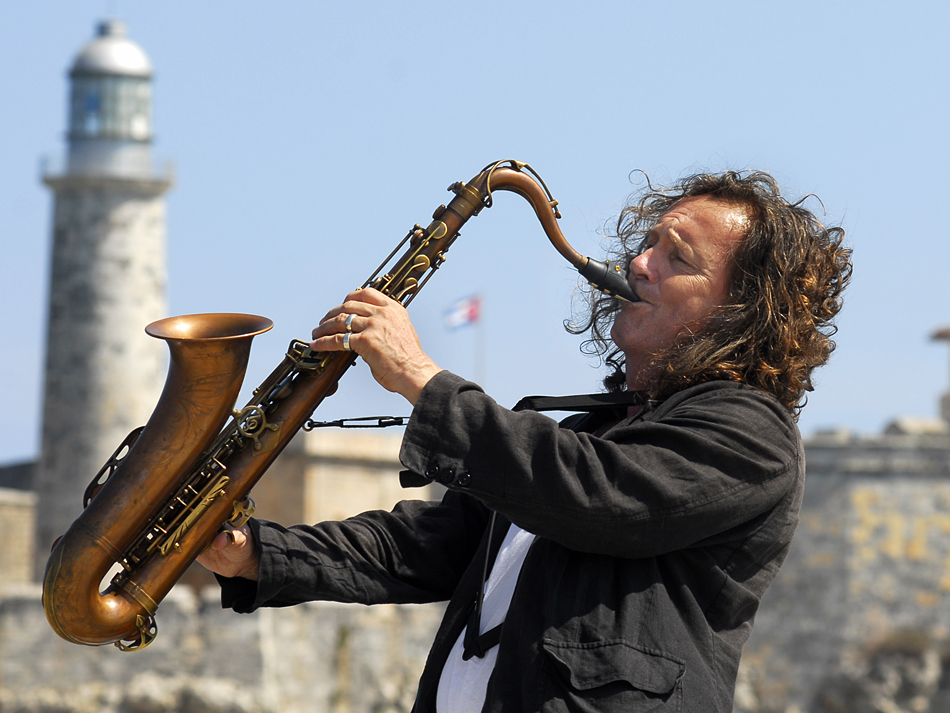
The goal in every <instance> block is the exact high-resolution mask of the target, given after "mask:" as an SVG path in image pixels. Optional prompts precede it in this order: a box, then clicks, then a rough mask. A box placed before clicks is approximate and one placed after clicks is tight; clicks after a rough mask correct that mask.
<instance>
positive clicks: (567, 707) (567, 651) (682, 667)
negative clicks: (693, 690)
mask: <svg viewBox="0 0 950 713" xmlns="http://www.w3.org/2000/svg"><path fill="white" fill-rule="evenodd" d="M542 646H543V648H544V652H545V654H546V655H547V658H548V660H549V662H550V663H551V664H553V667H554V669H555V671H556V672H557V674H558V675H557V677H558V678H559V679H561V680H560V682H559V683H560V684H561V685H557V684H556V685H554V687H553V688H552V689H551V690H549V691H548V692H547V695H546V696H545V698H547V699H548V700H547V701H546V705H548V707H546V708H545V710H552V711H560V710H564V711H587V710H592V711H593V710H596V711H621V710H629V707H630V706H633V705H637V706H638V707H637V708H636V710H638V711H639V710H656V711H664V712H665V711H677V710H680V707H681V703H682V685H681V681H682V679H683V675H684V674H685V673H686V663H685V662H683V661H680V660H678V659H675V658H673V657H671V656H669V655H667V654H664V653H662V652H660V651H655V650H652V649H646V648H643V647H638V646H634V645H632V644H629V643H627V642H626V641H621V640H608V641H598V642H593V643H585V644H578V643H573V642H571V643H568V642H562V641H554V640H551V639H544V641H543V642H542Z"/></svg>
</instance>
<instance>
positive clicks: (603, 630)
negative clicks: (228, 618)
mask: <svg viewBox="0 0 950 713" xmlns="http://www.w3.org/2000/svg"><path fill="white" fill-rule="evenodd" d="M609 417H610V416H609V415H604V414H600V415H596V416H594V415H591V416H586V417H581V418H573V419H569V423H566V424H565V425H567V426H570V427H571V428H565V427H561V426H559V425H558V424H557V423H556V422H555V421H553V420H552V419H550V418H548V417H546V416H544V415H541V414H538V413H535V412H520V413H515V412H512V411H510V410H507V409H504V408H501V407H499V406H498V405H497V404H495V403H494V402H493V401H492V400H491V399H490V398H488V397H487V396H486V395H485V394H484V393H482V392H481V391H480V390H479V389H478V387H477V386H475V385H474V384H471V383H468V382H465V381H463V380H462V379H460V378H458V377H456V376H454V375H452V374H449V373H447V372H442V373H441V374H439V375H438V376H436V377H435V378H434V379H433V380H432V381H431V382H430V383H429V384H428V385H427V386H426V388H425V390H424V391H423V394H422V397H421V398H420V400H419V402H418V403H417V404H416V407H415V409H414V410H413V414H412V419H411V422H410V424H409V426H408V427H407V429H406V433H405V436H404V439H403V445H402V451H401V453H400V458H401V460H402V462H403V464H404V465H405V466H406V467H407V468H408V469H409V470H411V471H413V472H416V473H422V474H427V475H428V477H435V478H438V479H439V480H440V481H442V482H444V483H445V484H446V485H447V487H448V488H449V492H448V493H447V494H446V496H445V497H444V498H443V500H442V502H440V503H423V502H418V501H415V502H413V501H408V502H404V503H401V504H399V505H398V506H397V507H396V508H395V509H394V510H393V511H392V512H391V513H385V512H370V513H364V514H362V515H359V516H357V517H354V518H350V519H348V520H345V521H343V522H327V523H321V524H319V525H316V526H313V527H306V526H295V527H292V528H284V527H281V526H278V525H275V524H271V523H261V522H258V521H254V524H253V526H252V527H253V528H254V534H255V536H256V538H257V541H258V543H259V546H260V551H261V569H260V581H259V583H258V584H257V586H254V584H253V583H250V582H246V581H244V580H229V581H225V582H224V585H223V586H224V591H223V601H224V604H225V606H231V607H233V608H234V609H235V610H237V611H252V610H253V609H255V608H257V607H260V606H286V605H291V604H296V603H299V602H303V601H308V600H315V599H323V600H333V601H343V602H361V603H364V604H373V603H382V602H395V603H400V602H416V603H422V602H432V601H440V600H445V599H449V600H450V603H449V605H448V608H447V610H446V614H445V617H444V619H443V621H442V625H441V627H440V629H439V632H438V634H437V635H436V639H435V642H434V643H433V646H432V650H431V651H430V654H429V659H428V661H427V664H426V668H425V671H424V673H423V675H422V679H421V680H420V684H419V691H418V694H417V699H416V704H415V707H414V709H413V710H414V711H416V712H417V713H424V712H425V713H429V712H431V711H434V710H435V695H436V690H437V686H438V681H439V675H440V673H441V670H442V667H443V664H444V661H445V659H446V656H447V655H448V652H449V650H450V649H451V647H452V645H453V643H454V642H455V640H456V638H457V637H458V636H459V634H460V633H461V632H462V630H463V629H464V627H465V623H466V619H467V617H468V615H469V612H470V610H471V608H472V603H473V601H474V599H475V596H476V592H477V589H478V586H479V582H480V578H481V570H482V565H483V561H484V560H483V557H484V552H485V549H486V548H489V549H490V551H491V557H492V558H493V557H494V554H495V553H496V552H497V548H498V546H499V544H500V542H501V540H502V539H503V538H504V534H505V530H506V529H507V527H506V525H507V522H508V521H510V522H514V523H516V524H518V525H519V526H520V527H522V528H524V529H525V530H528V531H529V532H532V533H534V534H536V535H538V538H537V539H536V540H535V542H534V543H533V544H532V546H531V549H530V551H529V552H528V555H527V558H526V559H525V562H524V567H523V569H522V571H521V575H520V578H519V580H518V585H517V588H516V590H515V593H514V596H513V598H512V602H511V607H510V609H509V612H508V617H507V620H506V622H507V623H508V624H509V625H506V626H505V628H504V629H503V631H502V636H501V642H500V644H499V650H498V659H497V663H496V666H495V672H494V674H493V676H492V679H491V681H490V682H489V686H488V691H487V700H486V705H485V709H484V710H485V711H491V712H492V713H501V712H503V711H519V712H527V711H551V712H552V713H553V712H559V711H621V710H622V711H647V710H649V711H653V710H656V711H691V712H692V711H696V712H702V713H709V712H711V711H722V712H723V713H728V712H729V711H731V710H732V696H733V689H734V687H735V680H736V672H737V667H738V664H739V656H740V653H741V648H742V645H743V643H744V642H745V641H746V639H747V638H748V636H749V633H750V631H751V627H752V619H753V616H754V615H755V612H756V610H757V608H758V604H759V600H760V599H761V597H762V594H763V593H764V591H765V589H766V587H767V586H768V585H769V583H770V582H771V581H772V579H773V577H774V576H775V573H776V571H777V570H778V568H779V566H780V565H781V563H782V561H783V559H784V558H785V554H786V552H787V551H788V547H789V543H790V542H791V539H792V534H793V532H794V530H795V526H796V524H797V521H798V510H799V506H800V504H801V498H802V488H803V484H804V457H803V453H802V449H801V439H800V436H799V434H798V430H797V428H796V426H795V423H794V421H793V419H792V418H791V416H790V415H789V413H788V412H787V411H786V410H785V409H784V408H783V407H782V406H781V405H780V404H779V403H778V402H777V401H776V400H775V399H774V398H772V397H770V396H769V395H767V394H765V393H764V392H761V391H759V390H756V389H753V388H751V387H748V386H744V385H741V384H734V383H727V382H713V383H708V384H703V385H700V386H695V387H691V388H689V389H686V390H684V391H682V392H680V393H678V394H676V395H674V396H672V397H670V398H669V399H667V400H666V401H664V402H663V403H661V404H659V405H648V406H647V408H645V409H644V410H643V411H642V412H641V413H639V414H637V415H636V416H634V417H630V418H624V419H623V420H622V421H621V422H620V423H619V424H618V425H616V426H614V427H613V428H612V429H611V430H610V431H609V432H607V433H606V434H605V435H604V436H602V437H599V438H598V437H594V436H592V435H590V433H588V432H586V431H592V430H594V429H595V428H596V427H597V426H598V425H599V424H600V423H602V422H603V420H604V419H605V418H609ZM614 417H616V416H614ZM491 510H494V511H497V512H498V513H499V514H500V516H503V517H500V518H499V520H503V522H502V526H500V527H499V526H497V525H496V528H495V531H494V536H493V537H492V542H491V543H488V542H487V541H486V539H487V538H486V531H487V523H488V521H489V517H490V512H491ZM440 713H451V712H446V711H443V712H440Z"/></svg>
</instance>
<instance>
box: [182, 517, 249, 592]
mask: <svg viewBox="0 0 950 713" xmlns="http://www.w3.org/2000/svg"><path fill="white" fill-rule="evenodd" d="M197 561H198V562H199V563H200V564H201V565H202V566H204V567H205V568H207V569H210V570H211V571H212V572H214V573H215V574H220V575H221V576H222V577H243V578H244V579H250V580H252V581H254V582H256V581H257V571H258V568H259V567H260V559H259V558H258V556H257V549H256V548H255V547H254V538H253V536H252V535H251V528H249V527H248V526H247V525H243V526H242V527H239V528H237V529H229V530H224V531H222V532H219V533H218V534H217V536H215V538H214V540H213V541H212V542H211V546H210V547H209V548H208V549H206V550H205V551H204V552H202V553H201V554H200V555H198V557H197Z"/></svg>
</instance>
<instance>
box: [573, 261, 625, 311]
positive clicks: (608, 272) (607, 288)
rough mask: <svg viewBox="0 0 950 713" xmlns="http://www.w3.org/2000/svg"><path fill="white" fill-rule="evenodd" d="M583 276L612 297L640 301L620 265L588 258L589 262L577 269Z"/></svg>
mask: <svg viewBox="0 0 950 713" xmlns="http://www.w3.org/2000/svg"><path fill="white" fill-rule="evenodd" d="M577 271H578V272H579V273H580V274H581V277H583V278H585V279H586V280H587V281H588V282H589V283H590V284H591V285H593V286H594V288H596V289H598V290H600V291H601V292H603V293H604V294H606V295H610V296H611V297H618V298H620V299H622V300H626V301H627V302H639V301H640V298H639V297H637V293H636V292H634V291H633V288H632V287H631V286H630V283H629V282H627V276H626V275H625V274H624V272H623V270H621V268H620V265H611V264H610V262H609V261H607V262H600V261H599V260H594V259H593V258H587V263H586V264H585V265H584V266H583V267H580V268H578V269H577Z"/></svg>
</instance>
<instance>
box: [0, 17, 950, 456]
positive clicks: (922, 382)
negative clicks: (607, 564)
mask: <svg viewBox="0 0 950 713" xmlns="http://www.w3.org/2000/svg"><path fill="white" fill-rule="evenodd" d="M110 16H115V17H119V18H121V19H123V20H124V21H125V22H126V23H127V25H128V28H129V34H130V37H131V38H132V39H134V40H135V41H136V42H138V43H139V44H140V45H141V46H142V47H143V48H144V49H145V51H146V52H147V53H148V55H149V57H150V58H151V61H152V64H153V66H154V68H155V90H154V96H155V101H154V112H155V114H154V118H155V127H156V134H157V140H156V144H155V153H156V155H157V156H158V157H159V159H163V160H164V159H168V160H171V161H172V162H173V163H174V166H175V175H176V185H175V187H174V189H173V190H172V192H171V193H170V194H169V195H168V241H169V248H168V261H169V271H170V283H169V302H170V311H171V313H173V314H183V313H191V312H212V311H222V312H251V313H256V314H262V315H266V316H268V317H270V318H271V319H273V320H274V322H275V324H276V326H275V328H274V329H273V330H272V331H271V332H270V333H268V334H266V335H264V336H262V337H259V338H258V339H257V341H256V342H255V347H254V352H253V356H252V360H251V364H250V368H249V374H248V388H250V387H251V386H253V385H254V384H256V383H257V382H259V381H260V380H261V379H263V377H264V376H265V375H266V374H267V373H268V372H269V371H270V370H271V369H272V368H273V367H274V366H275V365H276V364H277V363H278V361H279V360H280V358H281V356H282V354H283V350H284V348H285V347H286V344H287V342H289V341H290V339H292V338H304V337H306V336H307V335H308V334H309V332H310V329H311V327H312V326H313V325H314V324H316V322H317V320H319V318H320V317H321V316H322V315H323V314H324V313H325V312H326V311H327V310H328V309H329V308H330V307H332V306H333V305H335V304H337V303H338V302H339V301H340V299H341V298H342V297H343V295H345V294H346V292H347V291H348V290H350V289H352V288H353V287H355V286H357V285H359V284H361V283H362V282H363V281H364V279H365V278H366V277H367V276H368V275H369V273H370V272H371V271H372V269H373V268H375V266H376V265H377V264H378V263H379V262H380V261H381V260H382V259H383V257H385V255H387V254H388V253H389V251H390V250H391V249H392V247H393V246H394V245H395V244H396V241H397V240H398V239H399V238H401V237H402V235H403V234H404V233H405V232H406V230H407V229H408V228H409V227H410V226H411V225H412V224H414V223H417V222H419V223H426V222H427V220H428V218H429V216H430V215H431V213H432V210H433V209H434V208H435V207H436V206H437V205H439V204H440V203H442V202H445V201H446V198H447V195H448V194H446V193H445V187H446V186H448V185H449V184H450V183H452V182H453V181H456V180H467V179H468V178H470V177H471V176H473V175H474V174H475V173H477V171H478V170H479V169H480V168H481V167H482V166H483V165H485V164H487V163H489V162H490V161H493V160H495V159H504V158H516V159H519V160H522V161H527V162H528V163H530V164H531V165H532V166H534V167H535V168H536V169H537V170H538V171H539V172H540V173H541V175H542V176H543V177H544V179H545V181H546V182H547V184H548V186H549V188H550V189H551V191H552V192H553V194H554V196H555V198H557V199H558V200H559V201H560V206H561V209H562V213H563V215H564V218H563V220H562V229H563V231H564V233H565V235H566V236H567V237H568V239H569V240H570V242H571V243H572V244H573V245H574V247H575V248H577V249H578V251H580V252H582V253H584V254H588V255H594V256H599V255H601V252H602V250H601V246H602V244H603V240H602V238H601V237H600V236H601V234H602V233H603V231H604V228H605V226H607V225H608V224H609V222H610V221H611V219H612V218H613V217H615V216H616V215H617V213H618V211H619V210H620V208H621V207H622V205H623V203H624V200H625V199H626V198H627V196H628V195H629V194H630V193H631V192H633V190H634V189H635V187H636V186H635V185H633V183H632V181H633V180H635V177H636V175H637V174H636V173H635V172H636V171H637V170H638V169H639V170H642V171H644V172H646V173H647V174H648V175H649V176H650V177H651V179H652V180H653V181H654V182H659V183H663V182H668V181H672V180H675V179H676V178H678V177H680V176H682V175H684V174H688V173H692V172H695V171H698V170H722V169H752V168H755V169H764V170H767V171H769V172H771V173H772V174H773V175H775V176H776V177H777V178H778V179H779V181H780V182H781V183H782V185H783V186H784V188H785V191H786V193H787V195H788V196H789V197H790V198H798V197H801V196H802V195H805V194H809V193H814V194H816V195H817V196H819V197H820V199H821V204H823V206H824V211H825V214H824V217H825V219H826V221H827V222H829V223H841V224H842V225H843V226H844V227H845V229H846V230H847V232H848V241H849V243H850V244H851V245H852V247H853V248H854V251H855V276H854V280H853V283H852V287H851V289H850V293H849V294H848V296H847V303H846V307H845V311H844V312H843V313H842V315H841V318H840V320H839V325H840V333H839V335H838V340H837V341H838V345H839V348H838V351H837V352H836V354H835V356H834V358H833V361H832V363H831V364H830V365H829V366H827V367H826V368H824V369H823V370H822V371H820V372H819V373H818V376H817V379H816V383H817V390H816V391H815V393H814V394H813V395H812V396H811V399H810V402H809V405H808V406H807V407H806V409H805V411H804V413H803V415H802V419H801V422H800V425H801V427H802V430H803V432H804V433H805V434H806V435H807V434H809V433H812V432H814V431H815V430H816V429H819V428H826V427H839V426H841V427H848V428H851V429H853V430H855V431H858V432H876V431H879V430H880V429H881V428H882V427H883V426H884V425H885V424H886V423H887V422H889V421H890V420H891V419H893V418H894V417H896V416H898V415H912V416H922V417H933V416H936V414H937V408H938V406H937V404H938V400H939V397H940V395H941V393H942V392H944V391H945V390H947V388H948V364H950V355H948V353H947V346H946V345H945V344H940V343H933V342H931V341H930V339H929V335H930V333H931V332H932V331H933V330H934V329H935V328H936V327H938V326H942V325H944V324H945V323H948V322H950V279H948V278H947V276H946V274H945V273H946V267H945V266H946V263H947V262H948V254H950V250H948V247H947V242H948V220H947V217H946V213H947V211H946V208H945V205H946V198H945V193H946V187H945V184H946V180H945V174H946V170H945V167H946V166H947V165H948V163H950V162H948V158H950V156H948V154H950V150H948V142H947V139H946V138H945V137H946V132H947V118H948V74H950V50H948V42H947V37H948V36H950V5H948V4H946V3H940V2H914V1H911V2H906V3H903V4H901V6H900V8H898V7H897V6H896V4H895V3H880V2H862V3H856V2H848V3H836V2H798V3H774V2H761V1H759V2H723V3H708V2H693V1H686V2H676V3H658V2H652V3H643V2H633V1H627V2H620V1H610V2H607V1H604V2H598V1H597V0H592V1H591V2H587V3H566V2H564V3H558V2H516V1H513V0H509V1H508V2H496V1H494V0H490V1H488V2H482V3H440V2H428V1H421V0H405V1H403V2H399V3H392V2H356V1H354V2H350V3H322V2H303V1H302V0H286V1H285V2H282V3H271V4H267V5H266V6H265V4H264V3H249V2H242V1H231V2H227V3H225V2H220V1H211V0H208V1H205V2H197V3H196V2H189V3H185V2H181V1H179V0H168V1H167V2H163V3H145V2H131V1H118V0H115V1H113V2H105V1H102V0H97V1H95V2H93V1H91V0H88V1H87V0H72V1H70V2H66V1H65V0H60V1H53V0H34V1H32V2H30V3H3V4H2V5H0V66H2V67H3V71H2V72H0V90H2V96H3V97H4V111H3V112H0V244H2V248H3V255H4V259H3V260H2V261H0V299H2V304H3V317H4V319H3V327H4V329H3V335H2V337H0V365H2V368H3V374H4V391H5V396H6V398H5V399H4V401H5V408H4V409H3V410H2V415H0V463H2V462H10V461H15V460H20V459H26V458H33V457H35V456H36V454H37V449H38V434H39V428H40V399H41V392H42V383H41V375H42V364H43V357H44V351H45V348H46V346H45V330H44V321H45V310H46V291H47V272H48V259H49V244H50V235H49V233H50V214H51V196H50V194H49V192H48V191H47V189H46V188H44V187H43V186H42V184H41V183H40V181H39V166H40V161H41V159H42V158H43V157H44V156H49V157H58V156H61V155H62V154H63V151H64V138H63V137H64V130H65V121H66V96H67V80H66V72H67V70H68V68H69V65H70V64H71V62H72V59H73V58H74V56H75V54H76V52H77V51H78V50H79V48H80V47H81V46H82V45H83V44H84V43H85V42H87V41H88V40H89V39H91V37H92V34H93V29H94V26H95V23H96V22H97V21H98V20H100V19H102V18H105V17H110ZM812 205H813V206H814V207H815V208H816V209H818V210H821V205H819V204H818V203H816V202H814V201H813V203H812ZM576 282H577V281H576V277H575V274H574V273H573V272H572V270H571V269H570V267H569V266H568V265H567V263H566V262H564V260H563V259H562V258H561V257H560V256H558V255H557V254H556V253H555V251H554V250H553V249H552V248H551V247H550V245H549V244H548V242H547V240H546V238H545V237H544V234H543V232H542V231H541V229H540V227H539V225H538V223H537V221H536V220H535V219H534V218H533V216H532V215H531V211H530V209H529V208H528V206H527V204H526V203H524V201H522V200H521V199H520V198H518V197H516V196H514V195H512V194H505V195H503V196H501V197H499V198H498V199H497V200H496V203H495V206H494V207H493V208H492V209H491V210H489V211H484V212H483V213H482V214H481V215H480V216H479V217H478V218H476V219H474V220H473V221H472V222H471V223H470V224H469V225H468V226H466V228H465V229H464V231H463V235H462V237H461V238H460V239H459V241H458V242H457V243H456V245H455V246H454V247H453V248H452V251H451V253H450V254H449V259H448V261H447V263H446V265H445V266H444V268H443V269H442V270H441V271H440V272H439V273H438V274H437V275H436V276H435V277H434V278H433V280H432V281H431V282H430V283H429V285H428V286H427V287H426V289H425V290H424V291H423V292H422V293H421V295H420V297H419V298H418V299H417V300H416V301H415V302H414V303H413V305H412V307H411V310H412V313H413V315H414V321H415V323H416V326H417V328H418V330H419V333H420V336H421V338H422V341H423V344H424V346H425V347H426V348H427V349H428V351H429V352H430V354H431V355H432V356H433V358H434V359H435V360H436V362H437V363H439V364H440V366H443V367H445V368H448V369H452V370H453V371H456V372H458V373H460V374H462V375H463V376H468V377H471V376H473V375H475V374H476V373H477V374H479V375H480V377H482V378H483V380H484V385H485V387H486V389H487V391H488V392H489V393H490V394H492V395H493V396H494V397H495V398H496V399H497V400H498V401H499V402H500V403H503V404H507V405H511V404H514V403H515V402H516V401H517V399H518V398H519V397H520V396H522V395H525V394H538V393H546V394H565V393H577V392H585V391H591V390H596V389H597V387H598V383H599V380H600V378H601V376H602V371H601V370H599V369H598V368H597V365H596V364H595V363H593V362H591V361H590V360H589V359H588V358H586V357H584V356H583V355H581V354H580V352H579V351H578V344H579V339H578V338H577V337H573V336H570V335H568V334H566V333H565V332H564V330H563V329H562V327H561V323H562V322H563V320H564V319H565V318H568V317H569V316H570V314H571V310H572V292H573V290H574V288H575V285H576ZM473 293H479V294H481V295H482V296H483V323H482V325H481V326H480V327H479V328H478V329H462V330H456V331H454V332H449V331H447V330H445V328H444V327H443V325H442V320H441V318H442V313H443V311H444V310H445V309H446V308H447V307H449V306H450V305H451V304H452V303H454V302H455V301H456V300H458V299H461V298H463V297H466V296H468V295H470V294H473ZM143 327H144V325H143ZM479 330H480V331H479ZM480 341H481V344H483V345H484V352H485V354H486V356H485V358H484V361H483V362H480V363H476V361H477V360H476V356H475V355H476V354H477V353H480V350H479V349H478V348H476V345H478V344H479V342H480ZM68 346H69V345H62V344H57V345H56V347H57V348H68ZM318 413H319V414H320V415H322V416H326V417H327V418H339V417H345V416H359V415H366V414H394V415H402V414H405V413H408V409H407V408H406V407H405V406H404V405H403V404H402V403H401V402H400V400H399V399H398V398H397V397H394V396H391V395H388V394H385V393H382V392H381V391H380V389H379V388H378V387H377V386H376V385H375V383H374V382H372V379H371V377H370V375H369V372H368V370H367V369H366V368H365V367H364V366H362V365H359V366H358V368H357V369H354V370H353V371H352V372H351V373H350V374H348V375H347V377H346V378H345V379H344V382H343V384H342V386H341V389H340V391H339V392H338V394H337V395H336V396H334V397H332V398H331V399H330V400H328V401H327V402H326V403H325V405H324V406H322V407H321V409H320V411H319V412H318ZM80 416H81V415H80V414H77V418H78V417H80Z"/></svg>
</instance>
